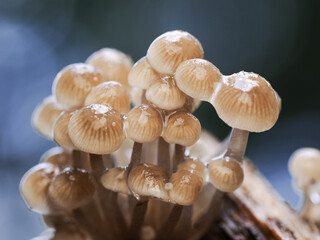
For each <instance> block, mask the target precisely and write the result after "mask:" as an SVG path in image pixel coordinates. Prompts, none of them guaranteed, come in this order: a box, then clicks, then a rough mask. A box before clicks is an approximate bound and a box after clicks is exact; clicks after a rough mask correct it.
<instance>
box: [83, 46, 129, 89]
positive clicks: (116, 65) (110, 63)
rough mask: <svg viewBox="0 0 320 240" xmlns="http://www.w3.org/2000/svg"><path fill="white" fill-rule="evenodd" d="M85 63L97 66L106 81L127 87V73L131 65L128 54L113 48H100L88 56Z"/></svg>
mask: <svg viewBox="0 0 320 240" xmlns="http://www.w3.org/2000/svg"><path fill="white" fill-rule="evenodd" d="M86 63H88V64H91V65H93V66H95V67H97V68H99V69H100V70H101V71H102V72H103V74H104V75H105V76H106V78H107V80H108V81H116V82H119V83H121V84H123V85H124V86H126V87H128V86H129V85H128V74H129V71H130V69H131V67H132V65H133V62H132V59H131V57H130V56H128V55H126V54H124V53H123V52H121V51H119V50H117V49H114V48H102V49H100V50H98V51H96V52H94V53H93V54H92V55H90V56H89V57H88V59H87V60H86Z"/></svg>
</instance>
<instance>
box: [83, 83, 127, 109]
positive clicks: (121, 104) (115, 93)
mask: <svg viewBox="0 0 320 240" xmlns="http://www.w3.org/2000/svg"><path fill="white" fill-rule="evenodd" d="M90 104H105V105H109V106H111V107H112V108H113V109H115V110H117V111H118V112H120V113H126V112H128V111H129V109H130V97H129V94H128V93H127V90H126V89H125V88H124V87H123V86H122V84H121V83H118V82H114V81H109V82H104V83H101V84H99V85H98V86H96V87H94V88H93V89H92V90H91V92H90V93H89V95H88V96H87V98H86V100H85V105H90Z"/></svg>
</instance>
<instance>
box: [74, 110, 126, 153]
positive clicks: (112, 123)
mask: <svg viewBox="0 0 320 240" xmlns="http://www.w3.org/2000/svg"><path fill="white" fill-rule="evenodd" d="M68 132H69V136H70V138H71V141H72V142H73V144H74V145H75V146H76V147H77V148H78V149H80V150H81V151H84V152H88V153H94V154H109V153H112V152H114V151H115V150H117V149H118V148H119V147H120V146H121V144H122V141H123V137H124V134H123V119H122V116H121V114H120V113H119V112H117V111H116V110H114V109H113V108H111V107H110V106H106V105H102V104H91V105H89V106H86V107H83V108H81V109H80V110H78V111H76V112H75V113H74V114H73V115H72V117H71V118H70V121H69V126H68Z"/></svg>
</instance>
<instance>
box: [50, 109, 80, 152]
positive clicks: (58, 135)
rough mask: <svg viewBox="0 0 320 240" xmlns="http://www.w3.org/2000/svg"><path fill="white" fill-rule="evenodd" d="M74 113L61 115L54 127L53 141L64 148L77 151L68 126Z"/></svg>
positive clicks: (66, 112) (69, 112) (65, 112)
mask: <svg viewBox="0 0 320 240" xmlns="http://www.w3.org/2000/svg"><path fill="white" fill-rule="evenodd" d="M73 113H74V111H73V110H71V111H64V112H62V113H61V114H60V116H59V117H58V118H57V120H56V121H55V123H54V127H53V139H54V141H55V142H56V143H57V144H59V145H60V146H62V147H64V148H69V149H75V148H76V147H75V146H74V145H73V143H72V141H71V139H70V137H69V133H68V125H69V121H70V118H71V117H72V115H73Z"/></svg>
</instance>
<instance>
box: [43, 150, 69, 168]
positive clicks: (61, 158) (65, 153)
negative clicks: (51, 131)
mask: <svg viewBox="0 0 320 240" xmlns="http://www.w3.org/2000/svg"><path fill="white" fill-rule="evenodd" d="M40 162H46V163H51V164H53V165H55V166H57V167H59V169H60V170H63V169H65V168H66V167H71V166H72V154H71V151H70V150H68V149H65V148H62V147H53V148H50V149H49V150H48V151H46V152H45V153H44V154H42V156H41V158H40Z"/></svg>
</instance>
